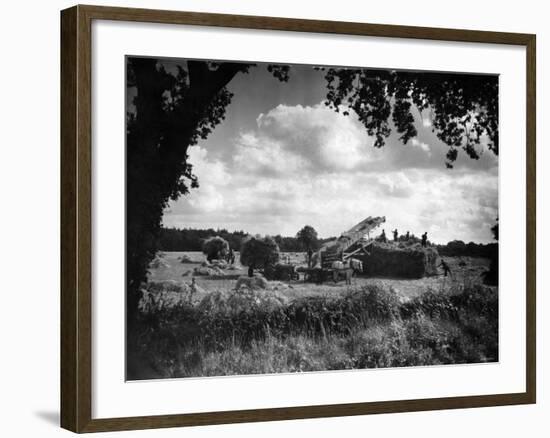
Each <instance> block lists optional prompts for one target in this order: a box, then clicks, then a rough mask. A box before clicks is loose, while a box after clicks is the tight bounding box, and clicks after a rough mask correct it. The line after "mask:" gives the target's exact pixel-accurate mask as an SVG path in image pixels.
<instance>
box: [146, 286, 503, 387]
mask: <svg viewBox="0 0 550 438" xmlns="http://www.w3.org/2000/svg"><path fill="white" fill-rule="evenodd" d="M164 286H165V287H166V288H167V290H164V289H163V287H164ZM159 287H160V289H159ZM174 287H175V286H173V285H171V284H168V285H159V284H155V285H153V286H151V287H149V288H148V289H147V292H146V293H144V298H143V300H142V303H147V305H142V309H146V310H143V312H142V325H141V326H140V327H141V330H140V339H141V341H140V345H141V349H142V350H141V356H142V357H147V358H148V360H150V361H151V362H153V364H154V367H153V368H155V369H156V373H158V376H164V377H183V376H203V375H230V374H251V373H262V372H294V371H313V370H331V369H352V368H371V367H396V366H416V365H435V364H449V363H475V362H485V361H496V360H498V293H497V292H496V291H494V290H493V289H490V288H487V287H484V286H481V285H473V286H469V287H466V288H464V289H463V290H462V291H460V292H457V293H454V294H451V295H446V294H437V293H435V292H433V291H427V292H426V293H425V294H423V295H420V296H419V297H417V298H415V299H413V300H411V301H409V302H405V303H402V302H401V301H400V300H399V297H398V296H397V294H396V293H395V292H394V291H393V290H391V289H385V288H382V287H380V286H375V285H372V286H367V287H362V288H358V289H353V290H350V291H349V292H348V293H346V294H344V295H342V296H336V297H328V296H327V297H302V298H298V299H295V300H294V301H292V302H288V300H287V299H286V298H285V297H284V296H283V295H281V294H280V293H278V292H275V291H265V290H263V291H254V290H246V289H245V290H239V291H217V292H212V293H210V294H208V295H206V296H205V297H204V298H203V299H202V300H200V301H199V302H198V303H197V302H195V303H194V302H193V300H192V299H189V298H188V297H189V295H188V294H187V293H186V292H185V291H184V290H181V291H179V292H171V290H172V289H174ZM168 289H169V290H168ZM171 293H172V294H179V296H180V297H183V298H179V300H175V301H174V302H171V305H167V304H166V303H167V300H168V298H169V297H170V294H171ZM155 294H157V296H158V298H157V299H153V298H152V297H154V296H155ZM158 376H157V377H158ZM150 377H154V376H149V378H150Z"/></svg>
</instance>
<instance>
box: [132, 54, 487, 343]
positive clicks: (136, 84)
mask: <svg viewBox="0 0 550 438" xmlns="http://www.w3.org/2000/svg"><path fill="white" fill-rule="evenodd" d="M252 66H254V64H248V63H234V62H208V61H197V60H188V61H185V62H182V63H181V65H179V66H178V67H177V73H175V74H172V73H169V72H168V71H167V70H166V69H165V68H164V67H163V64H162V61H160V60H157V59H155V58H139V57H129V58H128V61H127V86H128V88H129V89H134V90H135V97H134V98H133V101H132V105H131V106H129V108H128V112H127V123H126V140H127V142H126V144H127V158H126V165H127V172H126V177H127V181H126V187H127V198H126V199H127V202H126V206H127V214H126V217H127V228H126V243H127V245H126V251H127V254H126V256H127V257H126V259H127V294H128V296H127V300H126V302H127V316H128V323H129V324H132V323H133V322H134V319H135V318H136V317H137V306H138V301H139V297H140V295H139V290H140V285H141V283H142V282H144V281H145V280H146V276H147V268H148V266H149V264H150V262H151V261H152V260H153V258H154V256H155V253H156V251H157V249H158V246H157V243H158V241H159V237H160V232H161V219H162V214H163V211H164V209H165V208H166V207H167V205H168V202H169V201H170V200H175V199H177V198H178V197H179V196H181V195H185V194H186V193H188V192H189V190H190V189H191V188H196V187H198V184H199V181H198V180H197V178H196V176H195V175H194V174H193V167H192V165H191V163H189V162H188V153H187V152H188V148H189V147H190V146H192V145H194V144H196V143H197V141H198V140H199V139H205V138H207V137H208V135H209V134H210V133H211V132H212V130H213V129H214V128H215V127H216V126H217V125H218V124H220V123H221V122H222V121H223V120H224V118H225V112H226V109H227V107H228V105H229V104H230V103H231V100H232V98H233V95H232V93H231V92H229V90H228V89H227V85H228V83H229V82H230V81H231V80H232V79H233V78H234V77H235V76H236V75H237V74H239V73H242V74H246V73H248V71H249V69H250V68H251V67H252ZM267 69H268V71H269V72H270V73H271V74H272V75H273V76H274V77H275V78H276V79H278V80H280V81H282V82H286V81H288V80H289V78H290V77H291V68H290V67H289V66H286V65H268V66H267ZM321 70H323V71H326V73H325V79H326V82H327V99H326V104H327V106H329V107H330V108H333V109H334V110H335V111H337V112H342V114H344V115H349V114H350V111H353V112H354V113H355V114H356V116H357V117H358V119H359V121H360V122H361V123H362V124H363V125H364V126H365V128H366V130H367V132H368V133H369V135H372V136H374V137H375V143H374V145H375V146H376V147H382V146H383V145H384V143H385V138H387V137H388V136H389V135H390V133H391V128H390V117H391V123H393V125H394V126H395V127H396V129H397V132H398V133H399V134H401V137H400V139H401V140H402V141H403V142H404V143H407V142H408V141H409V140H410V139H411V138H413V137H414V136H415V135H416V134H417V132H416V128H415V126H414V117H413V116H412V114H411V109H412V107H413V106H415V107H416V108H417V109H419V110H420V111H422V110H428V111H430V112H431V114H432V126H433V130H434V132H435V133H436V134H437V136H438V137H439V138H440V139H441V140H442V141H443V142H445V143H446V144H447V145H448V146H449V151H448V153H447V163H446V164H447V166H448V167H452V163H453V162H454V161H455V160H456V158H457V156H458V150H459V149H460V148H461V149H463V150H464V151H465V152H466V154H467V155H468V156H469V157H471V158H473V159H478V158H479V156H480V154H481V146H483V145H484V144H486V146H487V148H488V149H489V150H490V151H492V152H494V153H495V154H498V78H497V77H496V76H488V75H463V74H444V73H417V72H415V73H411V72H404V71H399V72H397V71H392V70H373V69H345V68H328V69H325V68H321ZM129 333H132V330H129Z"/></svg>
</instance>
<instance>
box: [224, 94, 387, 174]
mask: <svg viewBox="0 0 550 438" xmlns="http://www.w3.org/2000/svg"><path fill="white" fill-rule="evenodd" d="M256 123H257V129H256V130H255V131H253V132H245V133H241V135H240V136H239V138H238V139H237V141H236V144H237V151H236V156H235V164H236V165H238V166H244V167H246V168H247V170H249V171H252V172H254V171H255V172H256V173H260V174H263V173H264V172H267V173H269V174H274V175H275V174H279V175H285V174H288V173H292V172H296V171H301V172H308V173H311V174H320V173H326V172H334V171H342V170H346V171H353V170H356V169H358V168H361V167H362V166H364V165H365V164H366V163H369V162H372V161H374V160H376V159H377V153H376V150H375V149H373V148H372V144H373V140H372V139H371V138H370V137H369V136H368V135H367V133H366V132H365V129H364V128H363V127H362V126H361V125H360V124H359V123H358V122H357V120H356V119H354V118H353V117H351V116H348V117H346V116H343V115H342V114H338V113H336V112H334V111H333V110H330V109H328V108H327V107H326V106H325V105H324V104H322V103H319V104H317V105H314V106H305V107H304V106H301V105H296V106H287V105H278V106H277V107H275V108H273V109H272V110H270V111H269V112H267V113H265V114H260V115H259V116H258V118H257V119H256Z"/></svg>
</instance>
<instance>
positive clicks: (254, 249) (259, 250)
mask: <svg viewBox="0 0 550 438" xmlns="http://www.w3.org/2000/svg"><path fill="white" fill-rule="evenodd" d="M278 261H279V246H278V245H277V243H276V242H275V240H273V239H272V238H271V237H269V236H266V237H263V238H261V237H253V236H249V237H247V238H246V239H245V240H244V241H243V244H242V248H241V264H243V265H244V266H248V267H249V268H251V269H257V268H264V269H265V268H266V267H267V266H269V265H274V264H275V263H277V262H278Z"/></svg>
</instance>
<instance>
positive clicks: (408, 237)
mask: <svg viewBox="0 0 550 438" xmlns="http://www.w3.org/2000/svg"><path fill="white" fill-rule="evenodd" d="M410 238H411V233H409V232H408V231H407V234H405V240H409V239H410Z"/></svg>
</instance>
